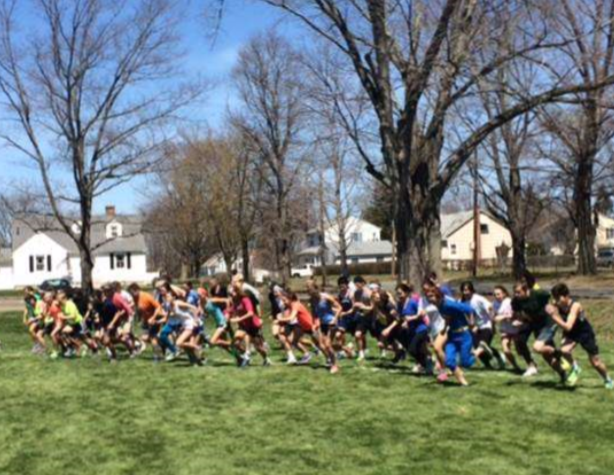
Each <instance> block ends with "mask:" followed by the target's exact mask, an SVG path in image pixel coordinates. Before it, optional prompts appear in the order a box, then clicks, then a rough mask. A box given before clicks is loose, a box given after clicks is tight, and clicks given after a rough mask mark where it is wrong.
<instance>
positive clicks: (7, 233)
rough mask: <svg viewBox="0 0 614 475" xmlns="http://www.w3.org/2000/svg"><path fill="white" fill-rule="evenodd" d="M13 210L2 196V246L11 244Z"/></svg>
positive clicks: (0, 233) (0, 219) (0, 245)
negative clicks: (11, 210)
mask: <svg viewBox="0 0 614 475" xmlns="http://www.w3.org/2000/svg"><path fill="white" fill-rule="evenodd" d="M11 222H12V217H11V212H10V209H9V207H8V206H7V205H6V203H5V201H4V199H3V198H2V197H0V247H6V246H9V245H10V244H11V241H12V239H11Z"/></svg>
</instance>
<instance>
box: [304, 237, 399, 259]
mask: <svg viewBox="0 0 614 475" xmlns="http://www.w3.org/2000/svg"><path fill="white" fill-rule="evenodd" d="M326 250H327V251H328V252H331V253H332V254H333V255H334V256H335V258H337V257H338V256H339V247H338V246H337V245H335V244H327V246H326ZM318 254H320V246H312V247H308V248H306V249H303V250H302V251H301V252H299V253H298V255H299V256H317V255H318ZM390 255H392V243H391V242H390V241H366V242H352V243H350V244H349V245H348V249H347V256H348V257H367V256H390Z"/></svg>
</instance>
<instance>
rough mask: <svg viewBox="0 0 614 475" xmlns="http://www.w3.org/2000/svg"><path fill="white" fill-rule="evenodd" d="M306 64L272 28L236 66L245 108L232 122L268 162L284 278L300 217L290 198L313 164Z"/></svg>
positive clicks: (266, 180) (267, 184)
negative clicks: (306, 123)
mask: <svg viewBox="0 0 614 475" xmlns="http://www.w3.org/2000/svg"><path fill="white" fill-rule="evenodd" d="M300 67H301V61H300V60H299V55H298V53H297V52H296V51H295V50H294V49H293V47H292V46H291V45H290V44H289V43H288V42H287V41H286V40H284V39H282V38H281V37H280V36H278V35H277V34H276V33H274V32H272V31H269V32H267V33H266V34H265V35H264V36H258V37H256V38H254V39H253V40H252V41H251V42H250V43H249V44H248V45H247V46H246V47H245V48H244V49H243V50H242V51H241V52H240V54H239V62H238V65H237V66H236V68H235V70H234V80H235V83H236V85H237V89H238V91H239V97H240V101H241V110H240V112H234V113H233V116H232V122H233V125H234V127H235V129H236V130H238V131H239V132H240V134H241V136H242V137H243V139H244V141H245V142H246V143H248V144H250V147H251V148H252V149H253V150H254V152H255V154H256V157H257V160H258V161H259V162H260V163H261V165H262V166H260V167H258V169H259V170H260V173H261V176H262V180H263V185H264V188H265V189H266V191H267V194H268V195H269V197H270V199H271V206H272V210H271V209H269V210H268V211H269V213H268V215H269V216H271V218H272V219H271V221H270V222H269V225H270V234H271V235H272V238H273V242H274V246H275V266H276V269H277V271H278V272H279V273H280V274H281V276H282V280H283V281H284V282H285V281H287V279H288V278H289V277H290V270H291V264H292V233H293V222H294V221H295V219H296V217H295V216H292V215H291V214H290V213H289V210H290V206H289V203H290V197H291V194H292V193H293V189H294V188H295V186H296V184H297V181H298V180H300V179H301V173H302V172H305V171H306V164H307V160H306V156H305V154H304V147H303V145H302V143H301V135H302V131H301V125H302V120H303V118H304V116H305V114H306V108H305V104H304V97H303V92H304V86H303V83H302V77H301V71H300Z"/></svg>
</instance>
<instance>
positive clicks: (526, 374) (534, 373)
mask: <svg viewBox="0 0 614 475" xmlns="http://www.w3.org/2000/svg"><path fill="white" fill-rule="evenodd" d="M537 373H538V371H537V368H536V367H535V366H529V367H528V368H527V370H526V371H525V372H524V373H523V374H522V377H523V378H531V377H533V376H537Z"/></svg>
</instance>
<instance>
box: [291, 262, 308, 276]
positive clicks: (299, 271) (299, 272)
mask: <svg viewBox="0 0 614 475" xmlns="http://www.w3.org/2000/svg"><path fill="white" fill-rule="evenodd" d="M291 275H292V277H296V278H298V277H313V268H312V267H311V266H310V265H309V264H305V265H302V266H300V267H293V268H292V272H291Z"/></svg>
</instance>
